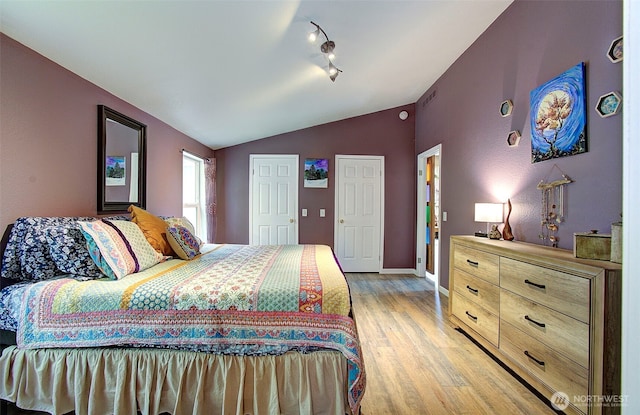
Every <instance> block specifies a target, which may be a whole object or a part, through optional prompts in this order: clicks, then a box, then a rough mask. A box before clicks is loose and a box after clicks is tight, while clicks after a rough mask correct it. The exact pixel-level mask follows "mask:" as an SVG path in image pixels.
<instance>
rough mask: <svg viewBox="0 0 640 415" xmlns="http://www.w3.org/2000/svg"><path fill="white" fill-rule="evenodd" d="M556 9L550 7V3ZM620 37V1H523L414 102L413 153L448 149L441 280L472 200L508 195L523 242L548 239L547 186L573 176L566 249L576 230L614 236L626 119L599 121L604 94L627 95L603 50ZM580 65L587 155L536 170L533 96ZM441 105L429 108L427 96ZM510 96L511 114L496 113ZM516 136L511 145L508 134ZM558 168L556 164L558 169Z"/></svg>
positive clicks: (469, 219)
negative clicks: (541, 185) (544, 232)
mask: <svg viewBox="0 0 640 415" xmlns="http://www.w3.org/2000/svg"><path fill="white" fill-rule="evenodd" d="M551 4H553V7H552V8H550V7H549V6H550V5H551ZM620 35H622V2H621V1H555V2H541V1H520V0H516V1H515V2H514V3H513V4H512V5H511V6H510V7H509V8H508V9H507V10H506V11H505V12H504V13H503V14H502V15H501V16H500V17H499V18H498V19H497V20H496V21H495V22H494V23H493V24H492V25H491V26H490V27H489V28H488V29H487V30H486V32H485V33H484V34H483V35H482V36H481V37H480V38H479V39H478V40H477V41H476V42H475V43H474V44H473V45H472V46H471V47H470V48H469V49H468V50H467V51H466V52H465V53H464V54H463V55H462V56H461V57H460V58H459V59H458V60H457V61H456V62H455V63H454V64H453V65H452V66H451V67H450V68H449V70H447V72H446V73H445V74H444V75H443V76H442V77H441V78H440V79H439V80H438V81H437V82H436V83H435V84H434V85H433V86H432V87H431V88H430V89H429V90H428V91H426V92H425V94H424V95H423V97H421V98H420V99H419V100H418V102H417V103H416V112H417V114H416V152H417V153H420V152H422V151H424V150H426V149H429V148H431V147H433V146H435V145H437V144H439V143H442V171H441V175H442V210H443V211H445V212H447V213H448V221H447V222H444V223H443V226H442V239H443V241H445V243H444V244H443V245H442V247H443V250H442V259H443V261H442V268H441V283H442V285H443V286H445V287H448V262H447V258H448V255H449V243H448V240H449V237H450V236H451V235H456V234H471V233H473V232H474V230H476V229H477V228H482V225H481V224H476V223H475V222H474V221H473V207H474V203H475V202H505V201H506V198H507V197H511V201H512V203H513V213H512V215H511V219H510V223H511V226H512V228H513V229H514V235H515V238H516V240H520V241H527V242H532V243H542V241H541V240H540V239H539V238H538V235H539V233H540V218H541V212H540V210H541V209H540V207H541V198H540V191H539V190H537V189H536V185H537V184H538V182H539V181H540V180H543V179H544V180H546V181H552V180H555V179H558V178H560V171H562V172H564V173H566V174H567V175H568V176H569V177H571V178H572V179H574V180H575V182H574V183H572V184H569V185H568V186H567V187H566V191H567V193H566V196H567V202H568V203H567V206H566V213H567V216H566V221H565V222H563V223H561V224H560V226H559V233H558V236H559V238H560V239H559V245H560V247H561V248H566V249H572V248H573V234H574V233H575V232H587V231H589V230H591V229H597V230H599V231H600V232H601V233H610V230H611V223H612V222H616V221H618V220H620V213H621V209H622V168H621V161H622V116H621V115H616V116H613V117H609V118H600V117H599V116H598V114H597V113H596V112H595V109H594V108H595V106H596V103H597V101H598V98H599V97H600V96H601V95H603V94H606V93H608V92H610V91H621V90H622V65H621V64H619V63H618V64H614V63H611V62H610V61H609V60H608V59H607V57H606V52H607V49H608V48H609V45H610V43H611V41H612V40H613V39H615V38H617V37H618V36H620ZM579 62H585V63H586V84H587V88H586V89H587V100H588V101H587V102H588V103H587V129H588V132H587V135H588V149H589V151H588V152H587V153H584V154H580V155H575V156H571V157H564V158H558V159H553V160H547V161H543V162H539V163H535V164H532V163H531V159H530V151H531V140H530V137H531V129H530V124H529V123H530V118H529V92H530V91H531V90H532V89H534V88H536V87H537V86H539V85H541V84H543V83H545V82H546V81H548V80H550V79H551V78H554V77H555V76H557V75H559V74H560V73H562V72H564V71H565V70H567V69H569V68H570V67H572V66H574V65H576V64H577V63H579ZM433 92H435V93H436V95H435V99H432V100H431V101H430V102H428V103H426V104H425V101H426V99H427V97H428V96H430V95H431V94H432V93H433ZM507 99H511V100H512V101H513V103H514V109H513V113H512V115H511V116H509V117H506V118H502V117H501V116H500V114H499V113H498V107H499V105H500V103H501V102H502V101H504V100H507ZM512 130H519V131H520V132H521V133H522V139H521V140H520V144H519V146H518V147H514V148H509V147H508V146H507V144H506V138H507V135H508V133H509V131H512ZM556 167H557V168H556Z"/></svg>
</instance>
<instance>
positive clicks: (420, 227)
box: [416, 144, 443, 289]
mask: <svg viewBox="0 0 640 415" xmlns="http://www.w3.org/2000/svg"><path fill="white" fill-rule="evenodd" d="M436 154H437V155H439V156H440V180H439V181H438V184H439V186H438V187H439V189H436V191H438V192H439V193H440V211H439V213H440V216H442V144H438V145H437V146H434V147H431V148H430V149H429V150H427V151H423V152H422V153H420V154H418V157H417V162H416V177H417V180H416V202H417V205H416V206H417V209H416V213H417V217H416V276H418V277H420V278H425V275H426V272H427V270H426V267H425V259H424V258H422V254H421V252H422V251H423V248H424V240H425V238H426V230H425V228H426V226H427V225H426V219H425V215H424V206H423V203H422V202H423V201H424V199H425V197H426V195H425V189H424V186H421V184H422V182H421V181H420V180H421V176H420V170H421V168H423V167H422V166H423V165H425V164H426V162H427V158H429V157H431V156H435V155H436ZM438 223H439V224H440V236H442V227H443V222H442V217H440V218H438ZM441 252H442V239H440V249H438V251H437V252H436V253H435V255H437V258H435V255H434V259H435V263H436V266H435V270H434V274H433V275H435V277H436V283H437V288H438V289H439V288H440V269H441V264H442V262H441V260H442V255H441Z"/></svg>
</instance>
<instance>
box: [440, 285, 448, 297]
mask: <svg viewBox="0 0 640 415" xmlns="http://www.w3.org/2000/svg"><path fill="white" fill-rule="evenodd" d="M438 291H440V294H442V295H444V296H445V297H447V298H449V290H447V289H446V288H444V287H443V286H440V287H438Z"/></svg>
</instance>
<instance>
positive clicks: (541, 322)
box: [449, 236, 624, 415]
mask: <svg viewBox="0 0 640 415" xmlns="http://www.w3.org/2000/svg"><path fill="white" fill-rule="evenodd" d="M449 272H450V275H449V287H450V289H449V314H450V319H451V321H452V322H453V324H454V325H458V326H459V327H460V328H461V329H462V330H464V331H465V332H466V333H467V334H468V335H469V336H470V337H472V338H473V339H474V340H476V341H477V342H478V343H479V344H481V345H482V346H483V347H485V348H486V349H487V350H488V351H489V352H491V353H492V354H493V355H494V356H495V357H497V358H498V359H499V360H500V361H501V362H503V363H504V364H505V365H506V366H507V367H509V368H510V369H512V370H513V371H514V372H515V373H517V374H518V375H519V376H520V377H521V378H522V379H524V380H525V381H526V382H527V383H529V384H530V385H531V386H532V387H534V388H535V389H536V390H537V391H539V392H540V393H541V394H542V395H544V396H545V397H546V398H547V399H550V400H551V399H552V398H553V401H552V403H554V404H555V407H556V408H560V409H563V410H564V412H566V413H572V414H589V415H591V414H614V413H619V412H620V406H621V405H623V404H624V397H621V396H620V314H621V304H620V302H621V291H620V290H621V285H622V284H621V283H622V267H621V266H620V264H616V263H612V262H609V261H595V260H584V259H578V258H575V257H574V256H573V252H571V251H567V250H563V249H557V248H551V247H546V246H542V245H536V244H530V243H523V242H510V241H498V240H491V239H488V238H479V237H475V236H452V237H451V251H450V258H449ZM563 397H565V398H566V397H568V399H567V400H568V402H566V401H563V400H562V398H563ZM565 407H566V408H565Z"/></svg>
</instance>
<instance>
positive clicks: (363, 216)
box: [334, 155, 384, 272]
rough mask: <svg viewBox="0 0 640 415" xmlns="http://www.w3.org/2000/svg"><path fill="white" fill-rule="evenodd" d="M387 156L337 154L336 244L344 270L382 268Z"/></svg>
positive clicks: (373, 270)
mask: <svg viewBox="0 0 640 415" xmlns="http://www.w3.org/2000/svg"><path fill="white" fill-rule="evenodd" d="M383 209H384V157H383V156H347V155H336V194H335V212H336V213H335V215H336V216H335V229H334V235H335V236H334V247H335V252H336V256H337V258H338V261H339V263H340V265H341V267H342V269H343V270H344V272H380V270H381V269H382V258H383V241H384V237H383V229H384V224H383V222H384V219H383V218H384V214H383Z"/></svg>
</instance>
